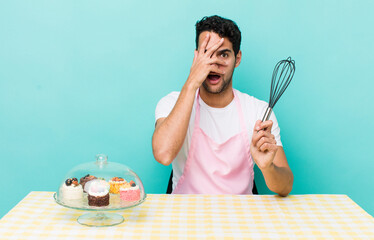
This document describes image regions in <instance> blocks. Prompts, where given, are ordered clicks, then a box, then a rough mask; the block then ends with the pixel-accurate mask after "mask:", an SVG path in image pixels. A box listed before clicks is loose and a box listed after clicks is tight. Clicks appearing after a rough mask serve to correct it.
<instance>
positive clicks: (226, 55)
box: [221, 53, 229, 58]
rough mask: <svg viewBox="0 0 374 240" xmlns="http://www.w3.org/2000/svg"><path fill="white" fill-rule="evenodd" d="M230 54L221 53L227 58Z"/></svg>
mask: <svg viewBox="0 0 374 240" xmlns="http://www.w3.org/2000/svg"><path fill="white" fill-rule="evenodd" d="M228 56H229V55H228V54H227V53H221V57H223V58H227V57H228Z"/></svg>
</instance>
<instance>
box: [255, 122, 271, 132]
mask: <svg viewBox="0 0 374 240" xmlns="http://www.w3.org/2000/svg"><path fill="white" fill-rule="evenodd" d="M272 127H273V121H271V120H267V121H265V122H261V123H260V124H259V127H258V128H257V131H260V130H264V131H267V132H271V128H272Z"/></svg>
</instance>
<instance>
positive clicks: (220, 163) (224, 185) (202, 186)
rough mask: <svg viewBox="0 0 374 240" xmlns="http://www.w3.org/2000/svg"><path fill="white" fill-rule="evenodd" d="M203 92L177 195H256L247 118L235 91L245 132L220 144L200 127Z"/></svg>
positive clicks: (197, 104) (175, 192) (196, 104)
mask: <svg viewBox="0 0 374 240" xmlns="http://www.w3.org/2000/svg"><path fill="white" fill-rule="evenodd" d="M199 97H200V92H198V93H197V96H196V102H195V109H196V114H195V124H194V130H193V133H192V138H191V145H190V150H189V152H188V157H187V161H186V164H185V166H184V169H183V174H182V176H181V177H180V178H179V181H178V183H177V186H176V187H175V189H174V191H173V192H172V193H173V194H252V187H253V178H254V172H253V160H252V157H251V154H250V151H249V148H250V143H249V138H248V133H247V130H246V128H245V124H244V116H243V112H242V108H241V105H240V102H239V99H238V97H237V96H236V94H235V91H234V101H235V102H236V106H237V109H238V114H239V119H240V126H241V131H240V133H238V134H236V135H234V136H232V137H231V138H229V139H228V140H227V141H225V142H223V143H221V144H218V143H216V142H215V141H213V140H212V139H211V138H210V137H209V136H208V135H206V134H205V132H204V131H203V130H202V129H201V128H200V104H199Z"/></svg>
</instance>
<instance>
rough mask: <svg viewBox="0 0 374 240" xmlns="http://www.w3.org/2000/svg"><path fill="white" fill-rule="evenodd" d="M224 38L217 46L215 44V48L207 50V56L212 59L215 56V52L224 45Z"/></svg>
mask: <svg viewBox="0 0 374 240" xmlns="http://www.w3.org/2000/svg"><path fill="white" fill-rule="evenodd" d="M223 40H224V39H223V38H221V39H220V40H219V41H218V42H216V44H214V45H213V46H211V47H210V48H209V49H207V51H206V53H205V54H206V55H207V56H209V57H212V55H213V53H214V52H215V51H217V49H218V48H219V47H220V46H222V44H223Z"/></svg>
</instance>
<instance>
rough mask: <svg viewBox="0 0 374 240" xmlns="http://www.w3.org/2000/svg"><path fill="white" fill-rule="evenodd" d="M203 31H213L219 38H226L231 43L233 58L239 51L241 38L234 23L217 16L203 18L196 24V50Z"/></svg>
mask: <svg viewBox="0 0 374 240" xmlns="http://www.w3.org/2000/svg"><path fill="white" fill-rule="evenodd" d="M204 31H209V32H210V31H213V32H215V33H217V34H218V35H219V36H220V37H227V38H228V39H229V40H230V42H231V43H232V48H233V49H234V53H235V56H236V54H238V52H239V50H240V42H241V40H242V36H241V33H240V30H239V28H238V26H237V25H236V23H235V22H234V21H232V20H230V19H226V18H223V17H220V16H217V15H214V16H210V17H203V18H202V19H201V20H200V21H197V22H196V49H197V48H198V47H199V36H200V33H202V32H204Z"/></svg>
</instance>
